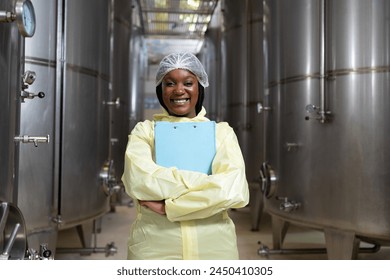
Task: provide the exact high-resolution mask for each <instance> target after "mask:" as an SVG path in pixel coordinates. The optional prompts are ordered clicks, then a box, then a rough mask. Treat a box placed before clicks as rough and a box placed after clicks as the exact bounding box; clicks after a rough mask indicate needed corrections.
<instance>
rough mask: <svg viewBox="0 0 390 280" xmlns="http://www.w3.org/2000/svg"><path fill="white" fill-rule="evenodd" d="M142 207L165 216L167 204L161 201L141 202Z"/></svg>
mask: <svg viewBox="0 0 390 280" xmlns="http://www.w3.org/2000/svg"><path fill="white" fill-rule="evenodd" d="M138 202H139V204H140V205H141V206H144V207H146V208H149V209H150V210H152V211H154V212H156V213H158V214H160V215H165V202H164V200H161V201H152V200H139V201H138Z"/></svg>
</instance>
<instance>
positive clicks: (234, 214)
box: [55, 199, 390, 260]
mask: <svg viewBox="0 0 390 280" xmlns="http://www.w3.org/2000/svg"><path fill="white" fill-rule="evenodd" d="M134 216H135V209H134V208H133V207H129V201H128V200H126V199H124V201H122V203H121V205H117V206H116V207H115V212H110V213H108V214H106V215H105V216H103V217H102V219H101V232H100V233H99V234H97V239H96V244H97V247H98V248H104V247H105V246H106V245H107V244H109V243H111V242H114V245H115V247H116V248H117V252H116V253H115V254H114V255H111V256H106V255H105V253H104V252H103V253H92V254H80V253H77V252H67V253H59V252H57V253H56V257H55V258H56V259H58V260H105V259H108V260H124V259H126V254H127V249H126V247H127V245H126V243H127V237H128V232H129V228H130V224H131V222H132V221H133V219H134ZM230 217H231V218H232V219H233V221H234V222H235V224H236V230H237V238H238V248H239V253H240V259H242V260H261V259H271V260H272V259H275V260H276V259H293V260H326V259H327V255H326V254H325V253H310V254H307V253H306V254H303V253H302V252H301V251H299V250H298V252H293V253H291V251H290V253H283V254H280V253H279V254H274V253H272V251H271V254H268V255H264V254H262V255H259V253H258V251H259V249H260V245H259V242H261V244H262V245H264V246H267V247H268V248H272V235H271V232H272V231H271V218H270V216H269V215H268V214H267V213H264V214H263V216H262V219H261V223H260V227H259V228H260V229H259V231H251V213H250V208H249V207H246V208H243V209H239V210H235V211H231V212H230ZM92 244H93V242H92ZM69 247H71V248H74V247H81V242H80V239H79V237H78V234H77V231H76V229H75V228H72V229H67V230H63V231H60V233H59V237H58V244H57V248H69ZM92 247H93V246H92ZM283 248H284V249H296V248H299V249H302V248H315V249H317V248H319V249H323V248H325V238H324V235H323V233H322V232H320V231H315V230H310V229H307V228H300V227H297V226H294V225H292V226H290V227H289V229H288V233H287V235H286V238H285V241H284V243H283ZM358 259H381V260H383V259H390V249H389V247H382V248H381V249H380V250H379V252H376V253H369V254H359V255H358Z"/></svg>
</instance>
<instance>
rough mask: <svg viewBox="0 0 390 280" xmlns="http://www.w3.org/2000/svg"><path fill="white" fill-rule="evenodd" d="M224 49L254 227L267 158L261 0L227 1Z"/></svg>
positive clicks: (230, 112) (230, 117) (230, 113)
mask: <svg viewBox="0 0 390 280" xmlns="http://www.w3.org/2000/svg"><path fill="white" fill-rule="evenodd" d="M221 9H222V14H223V23H224V28H223V42H222V47H223V48H224V51H222V55H223V60H224V61H225V65H224V66H223V68H225V72H224V73H223V74H222V75H223V77H224V78H223V80H222V81H223V83H225V85H224V86H225V91H226V96H225V98H226V99H227V101H226V103H227V104H226V106H227V108H226V111H225V116H224V119H225V120H227V121H228V122H229V124H230V125H231V126H232V127H233V128H234V130H235V132H236V134H237V137H238V140H239V143H240V145H241V150H242V152H243V156H244V160H245V163H246V174H247V180H248V183H249V186H250V188H251V191H252V194H251V198H252V199H251V202H250V205H251V210H252V217H253V218H252V229H254V230H257V229H258V226H259V222H260V218H261V209H262V195H261V193H260V192H259V168H260V166H261V163H262V162H263V159H264V142H263V134H264V131H263V127H264V125H263V120H264V119H263V115H262V114H261V113H262V108H263V107H264V106H263V100H262V99H263V95H264V78H263V65H264V63H263V40H262V39H263V21H262V18H263V5H262V2H261V1H256V0H246V1H234V0H229V1H224V2H223V4H222V5H221Z"/></svg>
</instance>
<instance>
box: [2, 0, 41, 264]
mask: <svg viewBox="0 0 390 280" xmlns="http://www.w3.org/2000/svg"><path fill="white" fill-rule="evenodd" d="M22 5H23V1H15V0H5V1H1V2H0V73H1V75H0V104H1V105H2V108H1V110H0V135H1V138H0V160H1V164H2V168H1V170H0V259H23V258H24V257H25V254H26V249H27V241H26V225H25V222H24V218H23V214H22V213H21V211H20V210H19V208H18V207H17V203H18V154H19V143H18V141H15V137H19V136H20V135H19V132H20V130H19V127H20V102H21V98H20V96H21V92H22V77H23V71H24V67H23V56H24V55H23V51H24V38H23V37H22V32H24V31H25V30H23V29H21V28H23V25H22V21H21V15H22V14H23V11H22V10H21V6H22ZM27 5H29V7H32V5H31V2H28V3H27ZM31 11H32V13H31V14H30V15H34V10H33V8H32V10H31ZM15 18H16V20H15ZM32 31H33V30H32ZM30 35H33V32H32V33H31V34H30ZM30 35H29V36H30Z"/></svg>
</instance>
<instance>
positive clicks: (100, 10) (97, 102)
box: [57, 0, 110, 227]
mask: <svg viewBox="0 0 390 280" xmlns="http://www.w3.org/2000/svg"><path fill="white" fill-rule="evenodd" d="M109 4H110V3H109V2H108V1H106V0H99V1H96V0H87V1H77V0H67V1H65V5H64V27H63V29H64V34H63V35H64V41H63V53H64V57H63V60H64V64H63V80H62V81H61V82H62V85H63V88H62V89H61V92H58V93H57V96H58V98H61V99H62V106H61V110H62V115H61V124H60V125H61V128H60V129H61V134H60V135H59V137H60V138H59V139H58V141H60V142H59V143H61V150H60V166H61V169H60V170H61V173H60V179H59V186H60V188H59V189H60V201H59V203H60V204H59V215H60V216H61V220H62V226H63V227H67V226H72V225H75V224H78V223H80V222H82V221H86V220H88V219H90V220H91V219H94V218H96V217H98V216H99V215H102V214H104V213H106V212H107V210H108V197H107V195H106V194H105V193H104V191H103V188H102V184H101V182H100V179H99V176H98V175H99V171H100V170H101V169H102V167H103V165H104V163H105V161H106V160H107V158H108V149H109V136H108V135H109V134H108V125H109V119H108V118H109V112H108V110H109V107H108V106H106V105H105V102H107V101H109V100H110V96H109V47H110V44H109V10H110V7H109ZM86 11H88V12H86Z"/></svg>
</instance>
